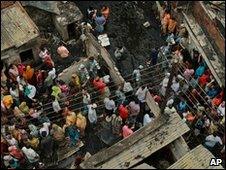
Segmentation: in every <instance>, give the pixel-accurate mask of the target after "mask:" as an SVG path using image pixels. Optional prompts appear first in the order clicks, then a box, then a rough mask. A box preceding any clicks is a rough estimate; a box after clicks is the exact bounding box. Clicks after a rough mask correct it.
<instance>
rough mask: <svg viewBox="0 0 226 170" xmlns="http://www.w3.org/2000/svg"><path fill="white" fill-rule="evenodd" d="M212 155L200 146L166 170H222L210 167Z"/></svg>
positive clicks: (218, 167)
mask: <svg viewBox="0 0 226 170" xmlns="http://www.w3.org/2000/svg"><path fill="white" fill-rule="evenodd" d="M211 158H215V157H214V156H213V154H212V153H211V152H210V151H208V150H207V149H206V148H204V147H203V146H202V145H199V146H197V147H196V148H195V149H193V150H191V151H190V152H188V153H187V154H186V155H184V156H183V157H182V158H180V159H179V160H178V161H177V162H175V163H174V164H173V165H171V166H170V167H169V168H168V169H223V167H222V166H210V165H209V164H210V160H211Z"/></svg>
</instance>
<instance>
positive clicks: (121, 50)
mask: <svg viewBox="0 0 226 170" xmlns="http://www.w3.org/2000/svg"><path fill="white" fill-rule="evenodd" d="M114 57H115V60H116V66H117V68H118V69H119V71H120V72H122V71H123V69H122V68H123V66H122V61H123V60H124V59H125V58H126V48H125V47H124V46H119V47H117V48H116V49H115V52H114Z"/></svg>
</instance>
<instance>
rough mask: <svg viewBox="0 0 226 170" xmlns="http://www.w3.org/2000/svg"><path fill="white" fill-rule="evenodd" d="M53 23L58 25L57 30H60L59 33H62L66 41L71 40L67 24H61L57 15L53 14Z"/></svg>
mask: <svg viewBox="0 0 226 170" xmlns="http://www.w3.org/2000/svg"><path fill="white" fill-rule="evenodd" d="M53 24H54V25H55V27H56V29H57V31H58V32H59V34H60V35H61V37H62V39H63V40H64V41H67V40H69V35H68V31H67V26H63V25H61V24H60V22H59V21H58V20H57V17H56V16H53Z"/></svg>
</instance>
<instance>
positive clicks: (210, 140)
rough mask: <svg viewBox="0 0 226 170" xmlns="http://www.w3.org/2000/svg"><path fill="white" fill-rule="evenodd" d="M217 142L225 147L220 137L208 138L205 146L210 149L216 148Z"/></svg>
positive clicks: (210, 136) (211, 136)
mask: <svg viewBox="0 0 226 170" xmlns="http://www.w3.org/2000/svg"><path fill="white" fill-rule="evenodd" d="M217 142H219V143H220V144H221V145H223V143H222V140H221V138H220V137H219V136H216V137H214V136H213V135H209V136H207V137H206V140H205V144H206V145H207V146H209V147H214V146H215V145H216V144H217Z"/></svg>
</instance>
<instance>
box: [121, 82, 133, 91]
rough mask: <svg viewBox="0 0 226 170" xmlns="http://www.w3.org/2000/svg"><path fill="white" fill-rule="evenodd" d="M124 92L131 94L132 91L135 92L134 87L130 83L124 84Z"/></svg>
mask: <svg viewBox="0 0 226 170" xmlns="http://www.w3.org/2000/svg"><path fill="white" fill-rule="evenodd" d="M123 91H124V92H130V91H133V87H132V86H131V84H130V82H126V83H124V86H123Z"/></svg>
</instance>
